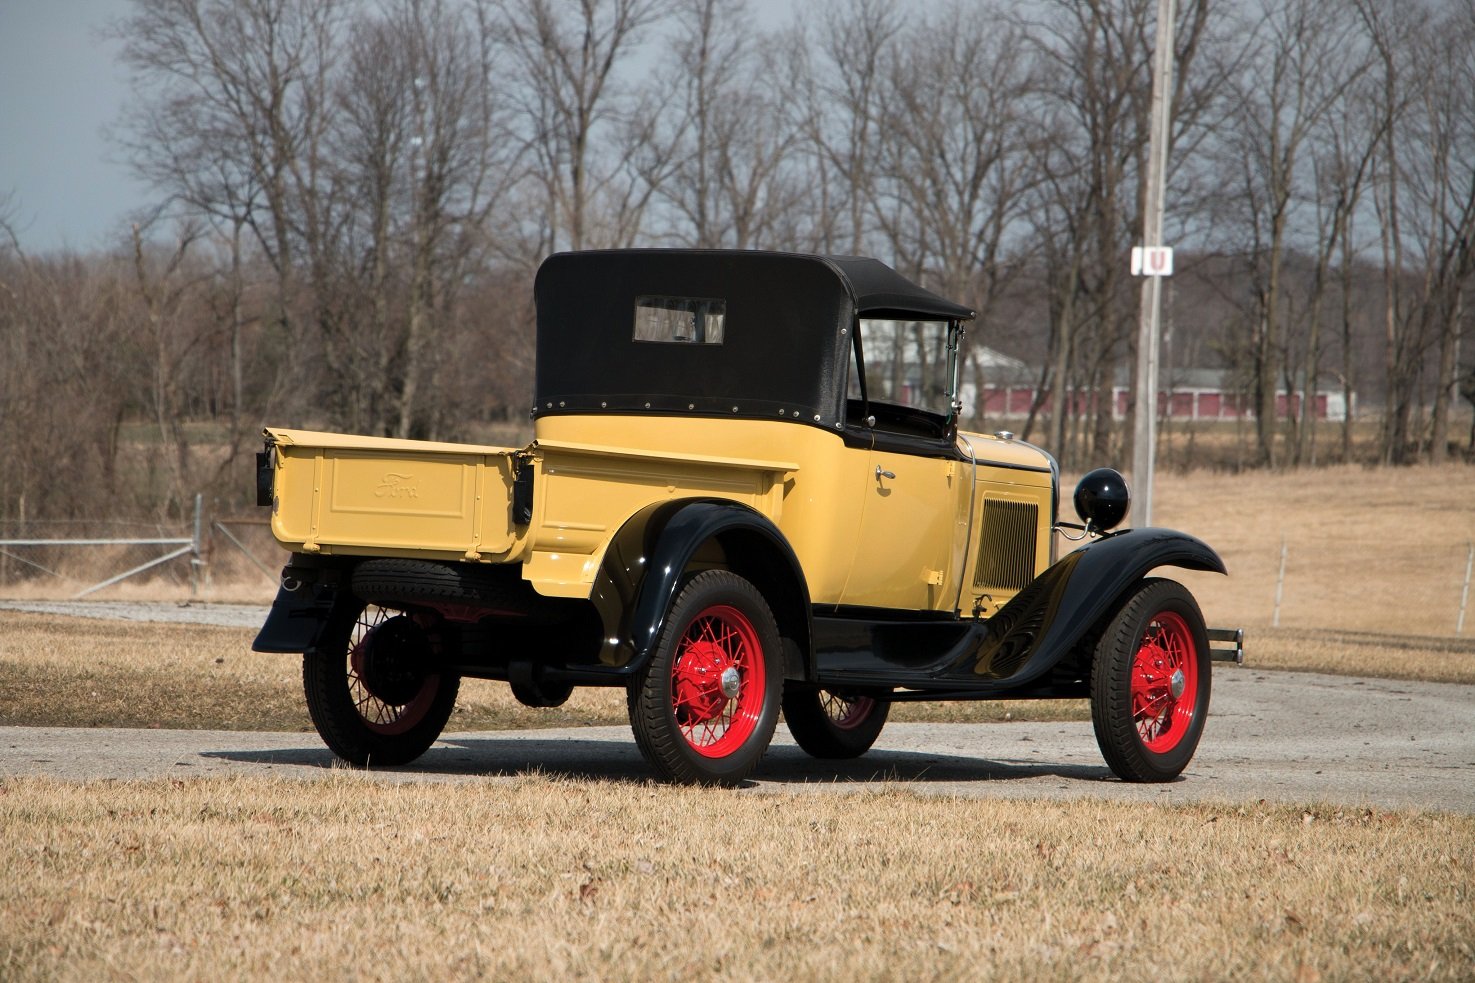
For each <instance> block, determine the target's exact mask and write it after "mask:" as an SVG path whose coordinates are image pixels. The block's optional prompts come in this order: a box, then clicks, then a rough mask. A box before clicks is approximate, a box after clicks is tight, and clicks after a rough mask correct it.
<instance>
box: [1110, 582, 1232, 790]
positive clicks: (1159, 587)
mask: <svg viewBox="0 0 1475 983" xmlns="http://www.w3.org/2000/svg"><path fill="white" fill-rule="evenodd" d="M1209 684H1210V662H1209V641H1208V633H1207V631H1206V630H1205V629H1204V619H1203V615H1202V614H1200V613H1199V609H1198V604H1197V603H1196V602H1195V601H1194V599H1193V595H1192V594H1190V593H1189V592H1188V590H1187V589H1186V588H1184V587H1183V586H1182V585H1181V584H1178V583H1176V582H1174V581H1171V580H1144V581H1143V582H1142V583H1141V584H1139V585H1138V586H1137V588H1136V589H1135V590H1134V591H1133V592H1132V593H1131V594H1130V595H1129V596H1128V599H1127V602H1126V603H1125V604H1124V605H1122V608H1121V610H1119V611H1118V612H1117V614H1116V616H1115V617H1114V618H1113V619H1112V621H1111V623H1110V624H1109V625H1108V626H1107V629H1106V631H1105V633H1103V634H1102V636H1101V640H1100V641H1099V642H1098V643H1097V645H1096V658H1095V663H1094V665H1093V666H1092V668H1091V722H1092V724H1093V725H1094V727H1095V730H1096V743H1097V744H1098V745H1100V747H1101V754H1102V757H1104V758H1105V759H1106V763H1107V764H1108V765H1110V766H1111V770H1112V771H1114V772H1115V773H1116V774H1117V775H1118V776H1119V777H1120V778H1122V779H1123V780H1124V781H1129V782H1166V781H1171V780H1172V779H1174V778H1176V777H1178V775H1179V774H1181V773H1182V771H1183V769H1184V768H1186V767H1188V762H1189V761H1190V760H1192V758H1193V753H1194V751H1195V750H1197V748H1198V742H1199V738H1200V737H1201V736H1202V735H1203V730H1204V720H1205V718H1206V717H1207V716H1208V712H1209Z"/></svg>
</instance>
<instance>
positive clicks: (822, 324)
mask: <svg viewBox="0 0 1475 983" xmlns="http://www.w3.org/2000/svg"><path fill="white" fill-rule="evenodd" d="M534 297H535V299H536V301H537V307H538V339H537V349H538V362H537V377H536V382H535V387H534V392H535V395H536V405H535V406H534V408H533V413H534V415H535V416H540V415H548V414H556V413H581V414H582V413H591V412H592V413H663V414H672V413H678V414H683V415H685V414H691V413H696V414H701V415H708V416H710V415H713V414H721V415H724V416H742V417H758V418H770V419H773V418H777V417H779V416H780V415H782V417H783V418H784V419H789V420H795V421H798V422H803V423H808V424H810V425H819V426H823V427H826V428H830V429H836V428H838V427H839V426H840V425H841V424H842V423H843V421H844V414H845V386H846V371H847V366H848V364H849V361H850V345H851V333H852V329H853V328H854V326H855V322H856V320H857V319H858V318H861V317H873V318H892V319H896V320H908V319H911V320H959V321H962V320H969V319H971V318H972V317H973V311H972V310H970V309H969V308H967V307H963V306H962V305H960V304H955V303H953V302H952V301H949V300H947V299H945V298H943V297H939V296H938V295H937V294H934V293H932V292H931V291H930V290H925V289H923V288H922V287H919V286H917V285H916V284H914V283H912V282H911V281H910V280H908V279H906V278H905V277H903V276H902V275H901V274H899V273H897V272H896V271H895V270H893V269H891V268H890V267H889V266H887V265H886V264H884V263H881V262H879V261H877V260H874V259H868V258H865V257H862V256H816V255H807V254H802V253H777V252H758V251H742V250H717V249H712V250H708V249H621V250H592V251H586V252H572V253H557V254H555V255H553V256H550V257H548V259H547V260H545V261H544V263H543V265H542V267H541V268H540V269H539V270H538V277H537V282H536V284H535V286H534ZM688 307H690V308H694V309H699V310H701V311H720V312H721V314H720V318H719V319H717V320H716V321H714V322H709V323H713V324H715V325H719V326H717V327H715V328H714V329H713V330H712V332H711V334H710V335H708V336H704V337H703V339H702V341H705V342H706V343H702V341H691V340H688V339H686V338H682V339H681V340H679V341H676V340H671V339H663V340H657V339H654V338H645V339H639V340H638V339H637V336H636V335H637V332H636V327H635V325H636V318H637V308H639V309H640V310H641V311H643V312H645V313H646V314H647V315H650V316H652V317H654V319H655V320H654V321H653V322H652V323H656V324H658V325H660V326H664V325H665V324H667V323H668V322H667V321H663V320H661V318H662V316H663V315H662V314H661V313H660V312H661V311H663V310H665V309H671V310H684V309H686V308H688ZM652 310H655V311H656V312H657V313H655V314H654V315H651V314H650V312H651V311H652ZM682 316H685V315H682ZM697 316H698V317H700V316H703V315H697ZM670 317H671V319H672V320H670V322H669V323H676V322H675V320H674V319H675V318H676V315H674V314H673V315H670ZM713 338H715V339H716V340H715V341H714V340H712V339H713ZM663 341H664V343H663Z"/></svg>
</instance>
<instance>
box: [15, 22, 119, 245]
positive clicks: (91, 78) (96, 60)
mask: <svg viewBox="0 0 1475 983" xmlns="http://www.w3.org/2000/svg"><path fill="white" fill-rule="evenodd" d="M126 10H127V0H0V195H3V194H6V193H11V194H13V195H14V198H13V200H12V202H11V207H12V218H13V220H14V222H15V225H16V226H17V231H18V232H20V234H21V243H22V245H24V246H25V247H26V248H27V249H29V250H35V251H42V250H49V249H58V248H61V247H64V246H65V247H71V248H74V249H79V250H85V249H91V248H95V247H101V246H103V245H105V244H106V243H107V237H108V235H109V234H111V233H115V232H117V231H118V230H120V229H123V228H126V217H125V216H126V213H127V212H128V210H129V209H130V208H136V207H138V206H139V205H141V204H142V203H143V201H144V200H145V194H146V189H144V188H142V187H140V186H139V185H138V184H137V183H135V182H134V181H133V180H132V179H131V178H130V177H129V176H128V172H127V169H126V168H125V167H123V166H122V165H121V164H118V163H116V162H114V161H113V160H112V158H111V148H110V147H109V146H108V144H107V143H106V141H105V140H104V139H103V136H102V132H101V131H102V128H103V127H104V126H105V125H107V124H109V123H111V122H113V120H115V119H116V117H117V115H118V110H119V107H120V106H121V105H122V103H123V99H124V97H125V95H126V87H125V79H124V75H123V72H122V71H121V70H120V69H119V68H118V66H117V65H116V63H115V61H114V57H113V56H114V49H115V47H116V46H115V45H112V44H108V43H104V42H103V41H102V40H101V39H100V38H99V36H98V33H99V31H100V30H101V29H102V27H103V26H105V25H106V23H107V22H108V20H109V19H110V18H113V17H117V16H119V15H121V14H122V13H123V12H124V11H126Z"/></svg>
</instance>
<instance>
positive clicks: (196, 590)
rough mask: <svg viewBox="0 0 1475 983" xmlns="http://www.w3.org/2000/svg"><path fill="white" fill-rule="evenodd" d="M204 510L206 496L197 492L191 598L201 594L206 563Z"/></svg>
mask: <svg viewBox="0 0 1475 983" xmlns="http://www.w3.org/2000/svg"><path fill="white" fill-rule="evenodd" d="M204 510H205V496H204V495H202V494H201V493H199V492H195V531H194V535H192V536H191V537H190V554H189V593H190V597H191V598H195V597H199V596H200V568H201V567H203V566H204V565H205V561H204V560H203V559H202V558H201V551H200V540H201V531H202V528H203V527H202V525H201V518H202V516H203V514H204Z"/></svg>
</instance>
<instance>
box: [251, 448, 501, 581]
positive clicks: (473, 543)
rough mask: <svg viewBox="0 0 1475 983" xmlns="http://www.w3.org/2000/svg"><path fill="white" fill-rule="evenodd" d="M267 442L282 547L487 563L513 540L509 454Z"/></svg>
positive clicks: (494, 450)
mask: <svg viewBox="0 0 1475 983" xmlns="http://www.w3.org/2000/svg"><path fill="white" fill-rule="evenodd" d="M266 441H267V451H266V455H265V464H266V465H267V466H269V467H271V468H272V469H273V471H272V473H271V475H270V487H271V492H272V496H271V497H272V501H271V506H272V514H271V530H272V534H273V535H275V536H276V538H277V540H278V542H280V543H281V544H282V545H283V546H286V547H287V548H288V549H292V550H296V551H300V552H304V553H318V552H323V553H337V552H342V553H378V554H388V555H403V556H417V555H419V556H427V557H436V558H455V559H468V560H478V559H480V560H494V559H498V557H497V556H495V555H488V554H505V553H507V552H508V551H510V550H511V549H512V546H513V544H514V542H515V541H516V535H517V526H516V524H515V523H514V521H513V514H512V505H513V503H512V498H513V483H514V479H515V477H516V472H517V466H518V459H517V458H518V455H519V453H520V452H519V451H517V450H515V449H513V448H510V447H486V446H480V445H473V444H448V443H438V442H432V441H422V440H395V439H391V438H387V437H386V438H375V437H356V436H351V435H347V434H333V433H318V432H314V431H307V430H279V429H276V428H267V430H266ZM263 477H264V476H263Z"/></svg>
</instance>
